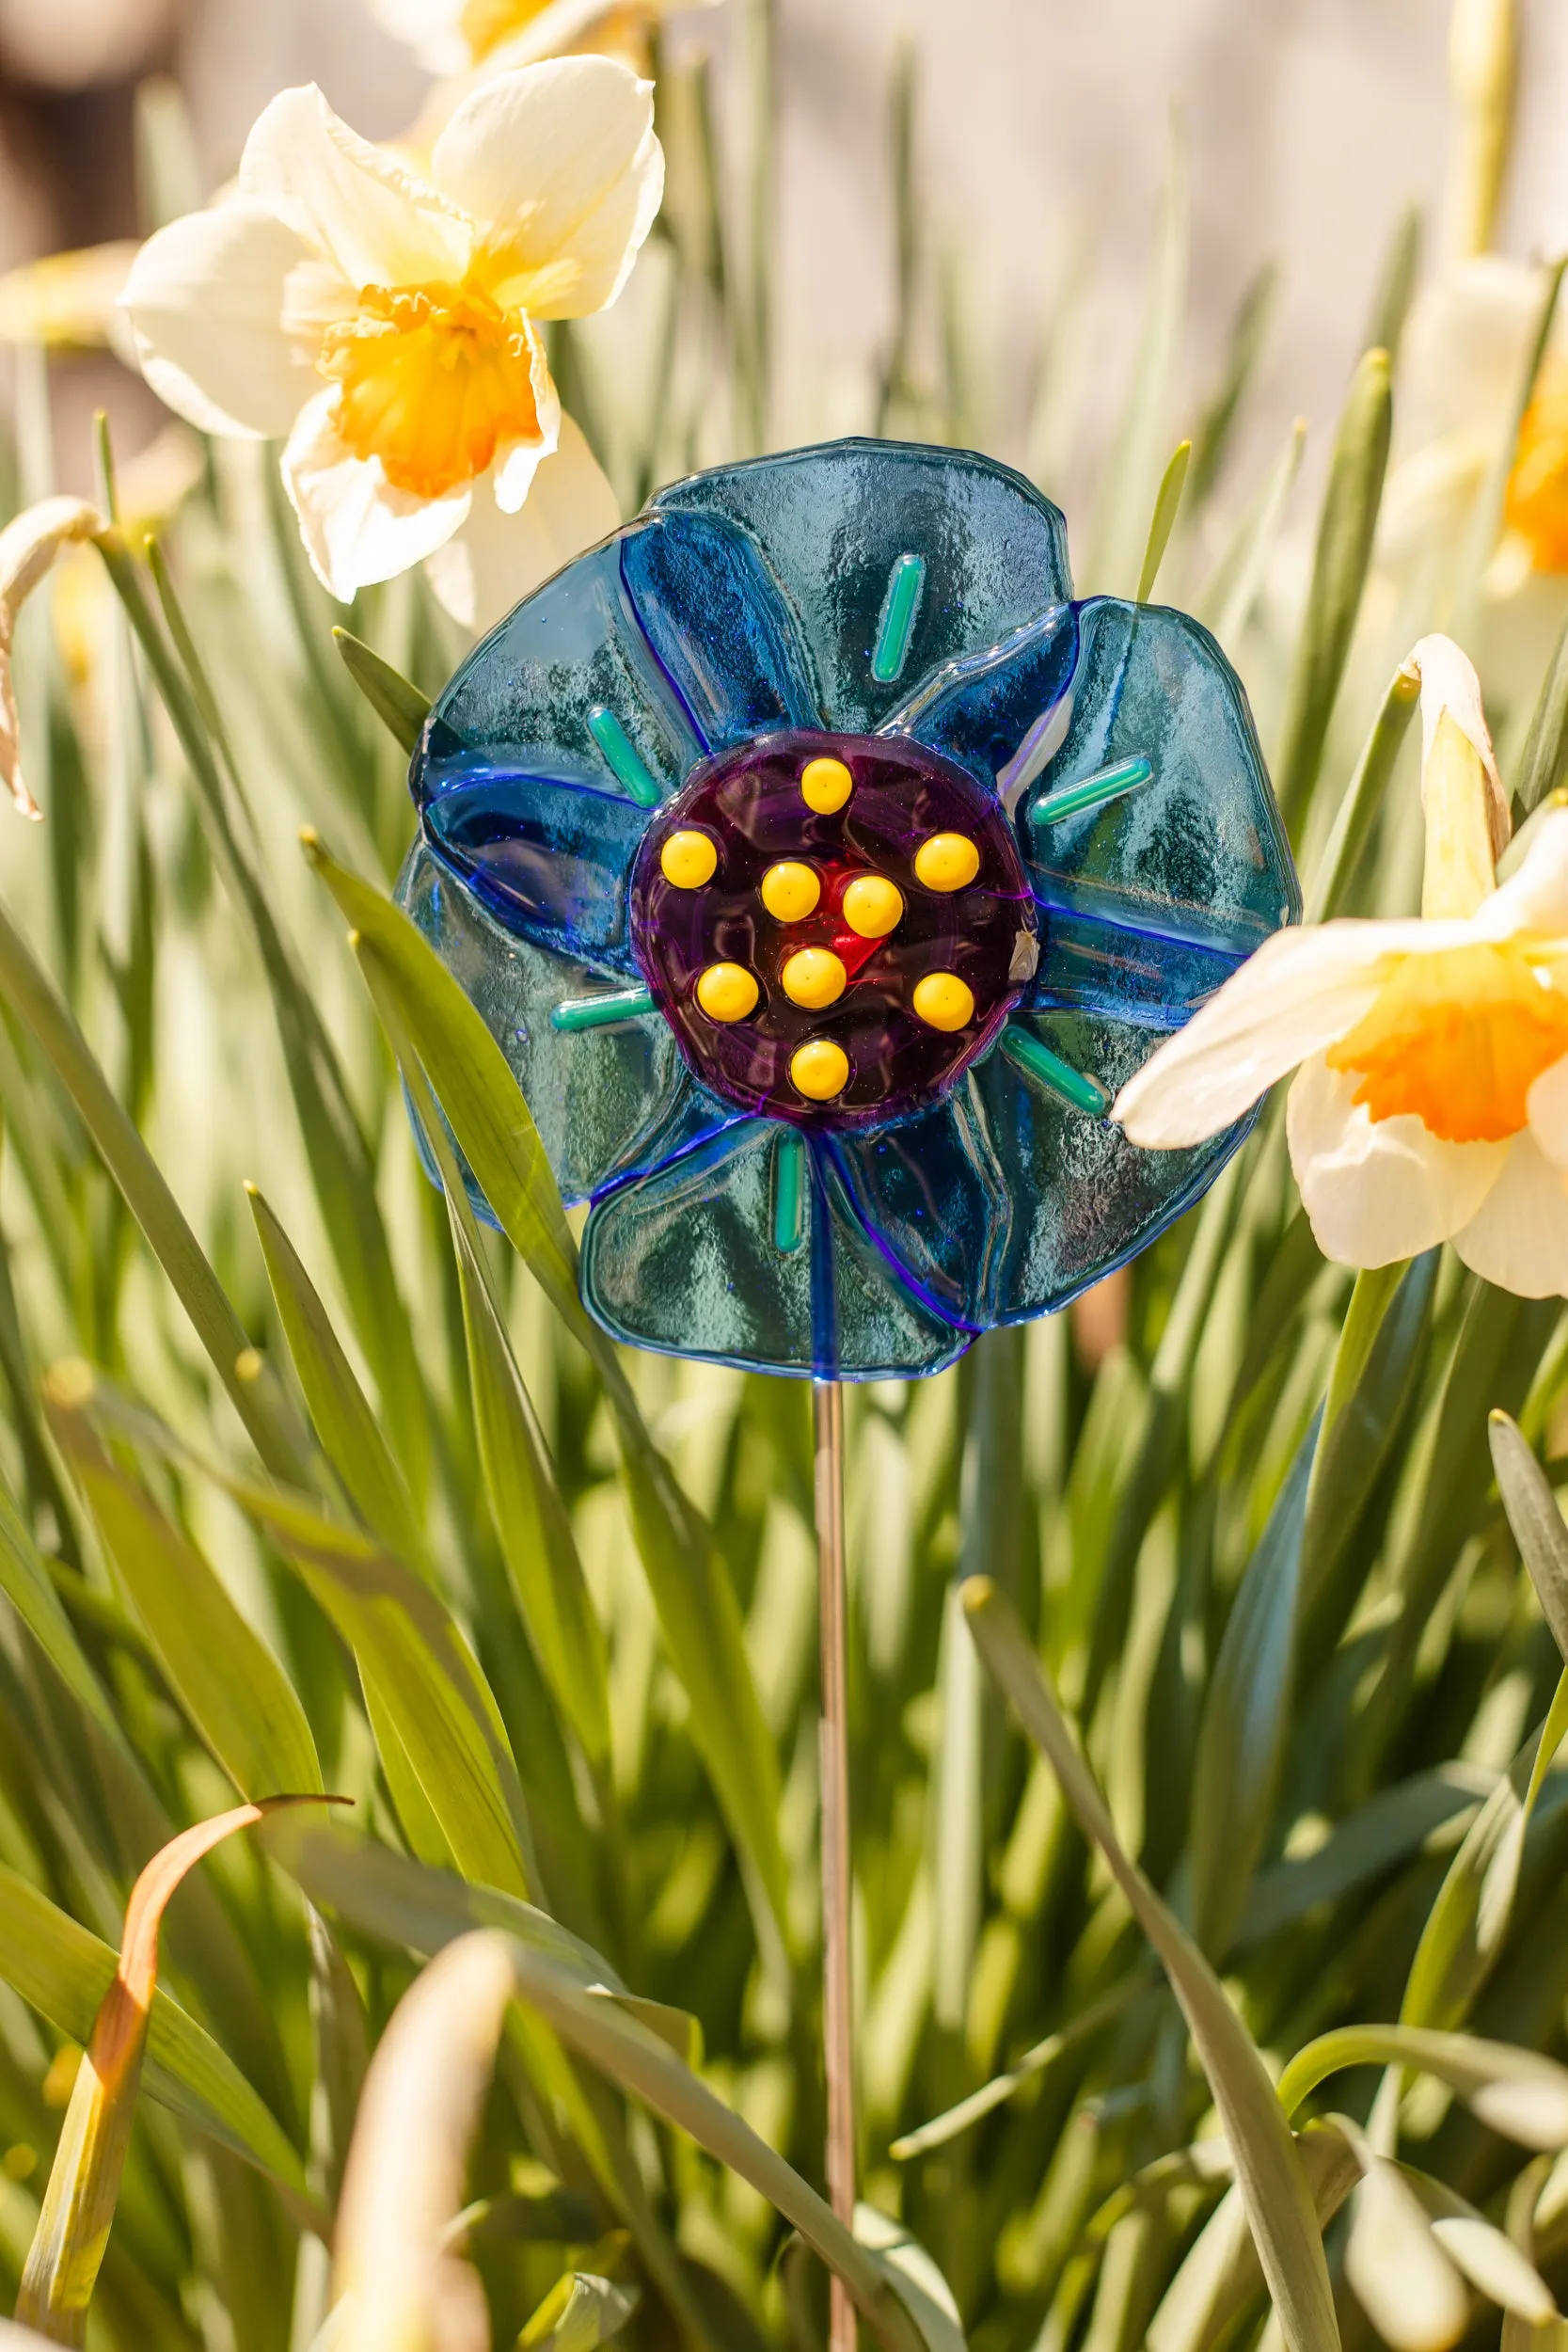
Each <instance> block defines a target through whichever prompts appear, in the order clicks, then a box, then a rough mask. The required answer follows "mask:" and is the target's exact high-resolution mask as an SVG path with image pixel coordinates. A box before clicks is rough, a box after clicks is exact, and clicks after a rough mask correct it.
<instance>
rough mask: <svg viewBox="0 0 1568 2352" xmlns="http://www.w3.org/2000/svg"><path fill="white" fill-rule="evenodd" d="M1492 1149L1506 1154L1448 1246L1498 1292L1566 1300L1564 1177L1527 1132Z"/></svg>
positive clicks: (1567, 1203)
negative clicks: (1494, 1177)
mask: <svg viewBox="0 0 1568 2352" xmlns="http://www.w3.org/2000/svg"><path fill="white" fill-rule="evenodd" d="M1539 1083H1540V1082H1539V1080H1538V1081H1537V1084H1539ZM1468 1148H1469V1149H1470V1150H1472V1151H1473V1150H1475V1149H1477V1148H1478V1147H1476V1146H1475V1145H1471V1146H1469V1147H1468ZM1496 1148H1497V1149H1499V1150H1501V1151H1503V1152H1506V1154H1507V1158H1506V1160H1505V1162H1504V1165H1503V1168H1502V1169H1501V1172H1500V1173H1499V1175H1498V1177H1497V1183H1496V1184H1494V1185H1493V1186H1492V1188H1491V1190H1490V1191H1489V1192H1488V1193H1487V1195H1486V1198H1485V1200H1483V1201H1482V1202H1481V1206H1480V1208H1479V1209H1478V1210H1477V1212H1476V1214H1475V1216H1473V1217H1472V1218H1471V1219H1470V1221H1469V1223H1468V1224H1467V1225H1465V1228H1464V1229H1463V1231H1462V1232H1458V1233H1456V1234H1455V1235H1454V1239H1453V1246H1454V1248H1455V1249H1457V1250H1458V1252H1459V1254H1460V1256H1461V1257H1462V1258H1463V1259H1464V1261H1465V1264H1466V1265H1467V1266H1468V1267H1469V1269H1470V1271H1471V1273H1472V1274H1479V1275H1480V1276H1481V1279H1483V1280H1484V1281H1488V1282H1495V1283H1496V1284H1497V1288H1498V1289H1499V1290H1505V1291H1513V1293H1514V1294H1515V1295H1516V1296H1518V1297H1520V1298H1559V1297H1568V1175H1565V1174H1564V1172H1563V1170H1562V1169H1561V1168H1554V1167H1553V1166H1552V1164H1551V1162H1550V1160H1548V1159H1547V1157H1546V1155H1545V1153H1544V1152H1543V1151H1542V1150H1541V1149H1540V1147H1539V1145H1538V1144H1537V1143H1536V1140H1535V1137H1534V1136H1533V1135H1532V1134H1531V1133H1530V1132H1529V1131H1528V1130H1527V1131H1526V1133H1525V1134H1524V1135H1521V1136H1514V1138H1513V1142H1512V1143H1507V1144H1502V1145H1500V1146H1497V1147H1496Z"/></svg>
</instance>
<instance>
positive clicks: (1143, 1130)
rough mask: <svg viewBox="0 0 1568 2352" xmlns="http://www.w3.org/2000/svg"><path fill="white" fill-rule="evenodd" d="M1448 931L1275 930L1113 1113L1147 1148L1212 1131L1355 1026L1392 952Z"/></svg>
mask: <svg viewBox="0 0 1568 2352" xmlns="http://www.w3.org/2000/svg"><path fill="white" fill-rule="evenodd" d="M1454 928H1455V927H1454V926H1452V925H1442V926H1439V925H1436V924H1422V923H1418V922H1400V923H1360V922H1348V921H1347V922H1338V923H1323V924H1318V925H1314V926H1310V927H1307V928H1306V929H1300V930H1284V931H1276V932H1275V935H1274V937H1273V938H1272V939H1267V940H1265V941H1264V943H1263V945H1262V946H1261V947H1259V950H1258V952H1257V954H1256V955H1254V956H1250V957H1249V958H1248V959H1247V961H1246V962H1245V963H1243V965H1242V967H1241V969H1240V971H1238V972H1237V973H1235V974H1234V975H1233V976H1232V977H1231V978H1230V979H1228V980H1227V981H1226V983H1225V986H1224V987H1223V988H1221V989H1219V990H1217V991H1216V992H1215V993H1214V994H1213V995H1212V996H1211V997H1210V998H1209V1000H1208V1002H1207V1003H1206V1004H1204V1005H1203V1006H1201V1007H1200V1008H1199V1009H1198V1010H1197V1011H1196V1013H1195V1014H1194V1015H1193V1018H1192V1019H1191V1020H1190V1021H1189V1022H1188V1023H1187V1025H1186V1026H1185V1027H1184V1028H1180V1029H1178V1030H1177V1032H1176V1034H1175V1036H1174V1037H1171V1038H1167V1039H1166V1041H1165V1042H1164V1044H1163V1045H1162V1046H1161V1047H1160V1048H1159V1049H1158V1051H1157V1052H1156V1053H1154V1054H1153V1055H1151V1056H1150V1057H1149V1059H1148V1061H1146V1062H1145V1064H1144V1066H1143V1068H1142V1069H1141V1070H1140V1071H1138V1072H1137V1073H1136V1074H1135V1075H1134V1076H1132V1078H1130V1079H1129V1080H1128V1082H1127V1084H1126V1085H1125V1086H1124V1087H1123V1088H1122V1089H1121V1092H1120V1093H1119V1094H1118V1095H1117V1099H1116V1103H1115V1104H1114V1105H1113V1108H1112V1112H1111V1116H1112V1118H1113V1119H1114V1120H1117V1123H1118V1124H1119V1125H1120V1126H1122V1127H1123V1128H1125V1129H1126V1131H1127V1134H1128V1136H1129V1137H1130V1139H1131V1140H1132V1142H1133V1143H1137V1144H1142V1145H1144V1146H1145V1147H1146V1148H1148V1149H1150V1150H1155V1151H1171V1150H1176V1149H1180V1148H1181V1147H1182V1146H1184V1145H1187V1144H1193V1143H1201V1142H1203V1141H1204V1140H1205V1138H1206V1137H1207V1136H1216V1135H1218V1134H1219V1132H1220V1130H1221V1129H1222V1128H1224V1127H1228V1126H1229V1125H1230V1123H1231V1121H1232V1120H1237V1119H1240V1118H1241V1116H1242V1114H1243V1111H1247V1110H1250V1109H1251V1107H1252V1105H1253V1104H1254V1103H1256V1102H1257V1100H1258V1098H1259V1095H1260V1094H1263V1093H1265V1092H1266V1091H1267V1090H1268V1089H1269V1088H1270V1087H1271V1086H1273V1085H1274V1083H1275V1079H1276V1078H1283V1077H1284V1076H1285V1074H1286V1073H1287V1072H1288V1071H1291V1070H1293V1069H1294V1068H1295V1066H1296V1064H1297V1062H1299V1061H1303V1060H1305V1058H1306V1057H1307V1055H1308V1054H1315V1053H1317V1052H1319V1051H1320V1050H1321V1049H1322V1048H1323V1047H1324V1046H1326V1045H1332V1043H1333V1042H1334V1041H1335V1039H1336V1038H1338V1037H1343V1036H1344V1034H1345V1032H1346V1031H1347V1030H1348V1029H1352V1028H1354V1025H1355V1024H1356V1022H1357V1021H1359V1020H1360V1018H1361V1016H1362V1014H1363V1013H1364V1012H1365V1011H1366V1010H1367V1008H1368V1007H1369V1005H1370V1003H1371V1001H1372V998H1373V997H1374V996H1375V994H1376V993H1377V990H1378V985H1379V982H1380V981H1381V979H1382V978H1383V977H1384V973H1385V971H1386V967H1387V965H1388V962H1389V960H1390V958H1392V957H1394V956H1396V955H1401V954H1406V953H1408V952H1410V951H1411V950H1412V949H1414V948H1420V947H1424V946H1427V945H1428V944H1429V940H1430V941H1431V944H1433V945H1435V944H1436V942H1435V939H1434V938H1433V934H1434V933H1436V932H1438V931H1439V930H1441V931H1445V932H1446V931H1449V930H1453V929H1454Z"/></svg>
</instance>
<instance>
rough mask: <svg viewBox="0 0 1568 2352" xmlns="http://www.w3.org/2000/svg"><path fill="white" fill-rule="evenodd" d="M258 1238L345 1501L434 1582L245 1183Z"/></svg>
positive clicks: (405, 1495) (403, 1496)
mask: <svg viewBox="0 0 1568 2352" xmlns="http://www.w3.org/2000/svg"><path fill="white" fill-rule="evenodd" d="M245 1189H246V1192H247V1194H248V1196H249V1200H250V1213H251V1216H252V1219H253V1220H254V1223H255V1226H256V1237H257V1239H258V1241H259V1242H260V1243H261V1255H262V1258H263V1259H264V1260H265V1262H266V1269H267V1279H268V1281H269V1282H270V1283H271V1284H272V1295H273V1297H274V1299H275V1300H276V1301H277V1315H278V1320H279V1322H280V1323H281V1324H282V1326H283V1335H284V1337H285V1339H286V1340H287V1341H288V1343H289V1353H290V1355H291V1356H292V1357H293V1365H294V1370H295V1372H296V1373H297V1374H298V1375H299V1385H300V1387H301V1389H302V1390H303V1391H304V1392H305V1402H306V1404H307V1406H309V1412H310V1419H311V1421H312V1422H314V1423H315V1429H316V1435H317V1437H318V1438H320V1439H321V1444H322V1451H323V1453H324V1454H325V1455H326V1458H327V1460H328V1461H329V1462H330V1463H331V1465H332V1468H333V1469H334V1470H336V1471H337V1473H338V1476H339V1477H340V1478H341V1480H342V1482H343V1487H344V1491H345V1492H346V1493H347V1495H348V1497H349V1500H350V1502H352V1503H353V1504H354V1507H355V1509H356V1511H357V1512H358V1514H359V1517H360V1518H362V1519H363V1520H364V1522H365V1525H366V1526H367V1527H368V1528H369V1529H370V1530H371V1533H372V1534H373V1535H378V1536H379V1537H380V1539H381V1541H382V1542H383V1543H384V1544H385V1545H386V1546H387V1547H388V1550H390V1551H395V1552H396V1553H397V1555H398V1557H399V1559H401V1560H405V1561H406V1562H407V1563H408V1565H409V1566H410V1567H411V1568H417V1569H418V1570H419V1571H420V1575H421V1576H423V1578H424V1580H425V1581H426V1583H427V1584H434V1583H435V1582H436V1572H435V1570H434V1568H433V1567H432V1566H431V1565H430V1562H429V1559H428V1556H427V1554H426V1550H425V1543H424V1537H423V1534H421V1532H420V1525H419V1520H418V1518H417V1517H416V1514H415V1510H414V1502H413V1498H412V1496H411V1495H410V1494H409V1491H408V1486H407V1482H406V1481H405V1479H404V1475H403V1471H402V1470H401V1469H400V1468H399V1466H398V1463H397V1460H396V1458H395V1456H394V1455H393V1454H392V1450H391V1448H390V1447H389V1446H388V1443H387V1440H386V1438H384V1437H383V1436H382V1434H381V1425H380V1423H379V1422H377V1420H376V1418H375V1415H374V1413H373V1411H372V1408H371V1405H370V1402H369V1399H368V1398H367V1397H366V1395H365V1391H363V1389H362V1388H361V1387H360V1386H359V1383H358V1381H357V1380H356V1377H355V1374H354V1367H353V1365H352V1364H351V1363H350V1362H349V1360H348V1358H347V1356H346V1355H345V1354H344V1352H343V1348H342V1343H341V1341H340V1340H339V1338H338V1335H337V1333H336V1332H335V1331H334V1330H333V1328H332V1321H331V1317H330V1316H329V1315H328V1314H327V1311H326V1309H325V1306H324V1305H323V1304H322V1301H321V1297H320V1295H319V1294H318V1292H317V1290H316V1287H315V1285H314V1283H313V1282H312V1281H311V1279H310V1277H309V1274H307V1272H306V1270H305V1267H304V1264H303V1263H302V1262H301V1259H300V1257H299V1254H298V1252H297V1251H296V1249H295V1248H294V1246H293V1242H291V1241H290V1239H289V1236H288V1234H287V1233H286V1232H284V1230H283V1228H282V1226H281V1225H280V1224H279V1222H278V1220H277V1217H276V1216H274V1215H273V1212H272V1210H271V1209H270V1208H269V1206H268V1205H267V1202H266V1200H264V1199H263V1197H262V1195H261V1192H260V1191H259V1189H258V1188H257V1186H256V1185H254V1184H248V1185H247V1186H246V1187H245Z"/></svg>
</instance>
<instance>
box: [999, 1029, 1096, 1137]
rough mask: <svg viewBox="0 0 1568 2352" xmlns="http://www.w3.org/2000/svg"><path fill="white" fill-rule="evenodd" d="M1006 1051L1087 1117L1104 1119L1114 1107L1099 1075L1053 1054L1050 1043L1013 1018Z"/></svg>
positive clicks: (1006, 1036)
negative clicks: (1094, 1075)
mask: <svg viewBox="0 0 1568 2352" xmlns="http://www.w3.org/2000/svg"><path fill="white" fill-rule="evenodd" d="M1002 1050H1003V1052H1004V1053H1005V1054H1007V1055H1010V1057H1012V1059H1013V1060H1014V1061H1016V1062H1017V1064H1018V1066H1019V1068H1020V1069H1021V1070H1026V1071H1027V1072H1028V1073H1029V1075H1030V1076H1031V1077H1032V1078H1038V1080H1039V1081H1040V1083H1041V1085H1042V1086H1048V1087H1049V1088H1050V1089H1051V1091H1052V1092H1053V1094H1059V1095H1060V1096H1061V1098H1062V1100H1063V1102H1064V1103H1070V1104H1072V1107H1073V1109H1074V1110H1075V1111H1082V1112H1083V1113H1084V1114H1085V1118H1088V1119H1103V1118H1104V1116H1105V1113H1106V1112H1107V1111H1108V1110H1109V1108H1110V1106H1111V1098H1110V1096H1109V1095H1108V1094H1107V1093H1106V1091H1105V1089H1104V1088H1103V1087H1102V1086H1101V1083H1100V1080H1099V1079H1098V1078H1091V1077H1090V1076H1089V1075H1088V1074H1087V1073H1086V1072H1085V1071H1082V1070H1074V1068H1073V1066H1072V1064H1071V1063H1070V1062H1069V1061H1064V1060H1063V1059H1062V1057H1061V1056H1060V1054H1053V1052H1052V1050H1051V1048H1050V1046H1049V1045H1042V1044H1041V1043H1040V1041H1039V1039H1038V1038H1037V1036H1036V1035H1035V1033H1034V1031H1033V1030H1032V1029H1025V1028H1023V1027H1022V1026H1021V1025H1020V1024H1019V1023H1017V1022H1016V1021H1009V1022H1008V1024H1007V1025H1006V1028H1005V1029H1004V1030H1003V1032H1002Z"/></svg>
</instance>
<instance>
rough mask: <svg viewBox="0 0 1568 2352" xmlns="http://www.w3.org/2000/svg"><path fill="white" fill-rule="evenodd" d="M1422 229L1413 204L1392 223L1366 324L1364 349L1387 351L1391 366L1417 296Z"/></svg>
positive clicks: (1416, 209)
mask: <svg viewBox="0 0 1568 2352" xmlns="http://www.w3.org/2000/svg"><path fill="white" fill-rule="evenodd" d="M1424 228H1425V222H1424V220H1423V217H1422V214H1421V208H1420V206H1419V204H1418V203H1415V202H1414V201H1412V202H1411V203H1409V204H1407V205H1406V206H1405V208H1404V210H1403V212H1402V214H1401V215H1400V216H1399V219H1398V220H1397V221H1396V222H1395V223H1394V233H1393V235H1392V236H1391V237H1390V238H1389V240H1388V245H1387V249H1386V252H1385V254H1384V257H1383V269H1382V273H1381V275H1380V277H1379V278H1378V281H1377V293H1376V294H1375V295H1374V297H1373V300H1372V309H1371V316H1370V319H1369V320H1368V322H1367V338H1366V348H1367V349H1368V350H1369V351H1386V353H1387V354H1388V360H1389V365H1390V366H1395V365H1396V364H1397V362H1398V359H1399V354H1400V343H1401V341H1402V338H1403V335H1404V323H1405V320H1406V319H1407V318H1408V317H1409V315H1410V304H1411V298H1412V296H1413V295H1414V294H1415V292H1416V278H1417V274H1418V270H1419V268H1420V265H1421V240H1422V233H1423V230H1424Z"/></svg>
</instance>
